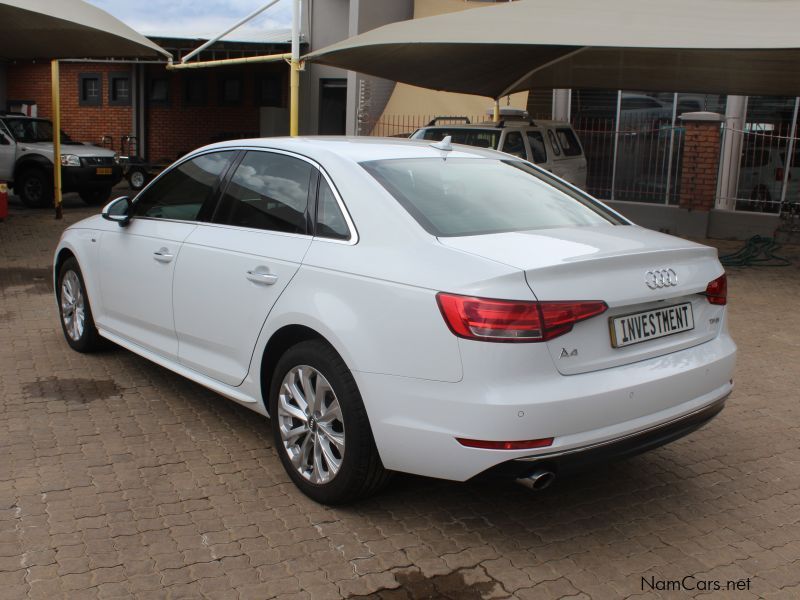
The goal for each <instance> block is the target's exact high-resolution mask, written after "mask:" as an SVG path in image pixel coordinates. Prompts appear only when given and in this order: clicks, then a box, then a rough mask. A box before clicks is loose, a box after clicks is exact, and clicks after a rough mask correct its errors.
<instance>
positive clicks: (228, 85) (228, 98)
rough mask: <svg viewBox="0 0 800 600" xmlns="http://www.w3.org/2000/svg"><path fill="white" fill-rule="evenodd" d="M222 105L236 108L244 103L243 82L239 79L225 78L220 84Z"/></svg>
mask: <svg viewBox="0 0 800 600" xmlns="http://www.w3.org/2000/svg"><path fill="white" fill-rule="evenodd" d="M219 96H220V104H224V105H226V106H234V105H237V104H241V102H242V80H241V78H239V77H225V78H223V79H222V82H221V83H220V94H219Z"/></svg>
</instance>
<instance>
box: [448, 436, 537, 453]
mask: <svg viewBox="0 0 800 600" xmlns="http://www.w3.org/2000/svg"><path fill="white" fill-rule="evenodd" d="M456 441H457V442H458V443H459V444H461V445H462V446H466V447H467V448H481V449H482V450H530V449H531V448H547V447H548V446H552V445H553V438H551V437H550V438H541V439H538V440H515V441H513V442H495V441H489V440H469V439H467V438H456Z"/></svg>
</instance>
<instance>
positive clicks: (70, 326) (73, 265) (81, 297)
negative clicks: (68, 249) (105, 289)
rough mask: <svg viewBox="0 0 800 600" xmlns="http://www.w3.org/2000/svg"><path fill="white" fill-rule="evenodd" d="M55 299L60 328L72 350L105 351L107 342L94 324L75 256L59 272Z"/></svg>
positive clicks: (66, 261) (65, 262)
mask: <svg viewBox="0 0 800 600" xmlns="http://www.w3.org/2000/svg"><path fill="white" fill-rule="evenodd" d="M56 297H57V299H58V307H59V312H60V315H61V329H62V330H63V331H64V337H65V338H66V340H67V343H68V344H69V345H70V347H71V348H72V349H73V350H77V351H78V352H94V351H96V350H101V349H102V348H104V347H105V346H106V344H105V340H103V338H101V337H100V334H99V333H97V328H96V327H95V325H94V319H93V318H92V308H91V306H90V305H89V297H88V296H87V295H86V285H85V284H84V282H83V275H82V273H81V269H80V267H79V266H78V261H77V260H75V257H70V258H68V259H67V260H65V261H64V264H63V265H62V266H61V270H60V271H59V272H58V287H57V288H56Z"/></svg>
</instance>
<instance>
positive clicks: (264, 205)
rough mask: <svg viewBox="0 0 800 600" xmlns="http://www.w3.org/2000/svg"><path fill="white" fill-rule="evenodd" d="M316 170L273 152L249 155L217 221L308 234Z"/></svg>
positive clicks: (243, 162)
mask: <svg viewBox="0 0 800 600" xmlns="http://www.w3.org/2000/svg"><path fill="white" fill-rule="evenodd" d="M313 173H314V167H312V166H311V165H310V164H309V163H307V162H305V161H304V160H300V159H299V158H294V157H291V156H286V155H284V154H275V153H272V152H257V151H251V152H248V153H247V154H246V155H245V157H244V159H242V162H241V163H240V164H239V166H238V167H236V172H235V173H234V174H233V177H231V181H230V183H229V184H228V187H227V188H226V190H225V194H224V196H223V198H222V203H221V205H220V209H219V211H218V214H217V215H216V216H215V217H214V221H215V222H218V223H225V224H227V225H237V226H239V227H252V228H254V229H266V230H268V231H281V232H284V233H306V209H307V208H308V193H309V189H310V184H311V176H312V175H313Z"/></svg>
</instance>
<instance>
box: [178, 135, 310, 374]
mask: <svg viewBox="0 0 800 600" xmlns="http://www.w3.org/2000/svg"><path fill="white" fill-rule="evenodd" d="M317 177H318V171H317V169H316V167H315V166H314V165H313V164H312V163H311V162H309V161H308V160H306V159H304V158H301V157H298V156H294V155H291V154H288V153H283V152H278V151H260V150H250V151H248V152H247V153H246V154H245V155H244V157H243V158H242V159H241V161H240V163H239V164H238V165H237V166H236V167H235V170H234V171H233V174H232V175H231V176H230V178H229V182H228V183H227V185H226V187H225V191H224V192H223V194H222V198H221V201H220V204H219V207H218V208H217V210H216V213H215V215H214V217H213V219H212V222H210V223H204V224H201V225H199V226H198V227H197V228H196V229H194V230H193V231H192V232H191V233H190V234H189V236H188V237H187V239H186V240H185V242H184V245H183V248H182V250H181V257H180V261H179V262H178V266H177V269H176V271H175V282H174V300H173V303H174V306H175V329H176V332H177V337H178V344H179V349H178V360H179V361H180V363H181V364H183V365H185V366H187V367H189V368H191V369H194V370H195V371H198V372H200V373H203V374H204V375H207V376H209V377H212V378H213V379H216V380H218V381H221V382H223V383H225V384H227V385H233V386H235V385H239V384H240V383H241V382H242V381H243V380H244V378H245V377H246V376H247V371H248V368H249V365H250V358H251V357H252V354H253V349H254V348H255V344H256V340H257V338H258V335H259V332H260V331H261V328H262V326H263V325H264V322H265V320H266V318H267V315H268V314H269V312H270V310H271V309H272V307H273V305H274V304H275V302H276V301H277V299H278V297H279V296H280V295H281V293H282V292H283V290H284V289H285V288H286V286H287V285H288V284H289V282H290V281H291V280H292V277H294V275H295V273H296V272H297V270H298V268H299V267H300V263H301V261H302V259H303V256H304V255H305V253H306V251H307V250H308V247H309V245H310V244H311V236H310V232H309V225H308V223H309V210H308V209H309V199H310V198H311V197H313V195H314V194H315V193H316V181H317Z"/></svg>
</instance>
